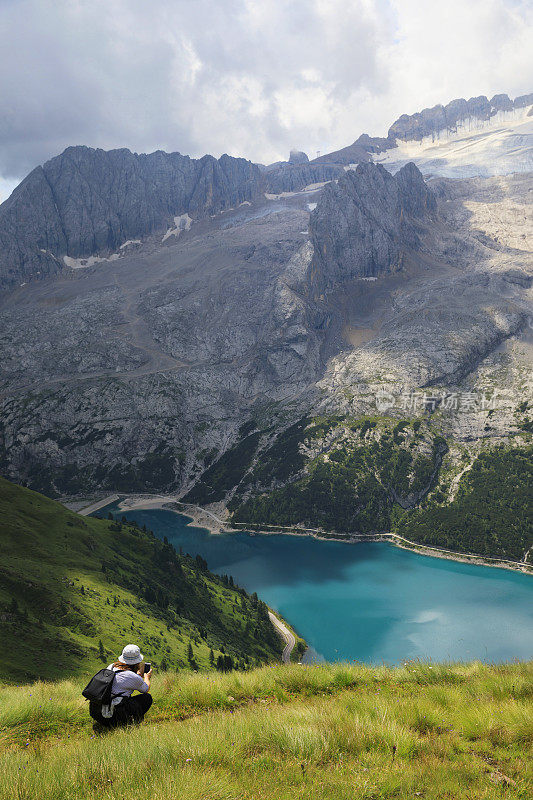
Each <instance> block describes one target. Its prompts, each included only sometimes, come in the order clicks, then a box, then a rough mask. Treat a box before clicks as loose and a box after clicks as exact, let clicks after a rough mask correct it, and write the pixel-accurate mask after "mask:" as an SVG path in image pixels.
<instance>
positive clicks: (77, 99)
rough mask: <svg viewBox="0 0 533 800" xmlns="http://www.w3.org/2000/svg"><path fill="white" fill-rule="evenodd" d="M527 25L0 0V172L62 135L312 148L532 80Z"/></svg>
mask: <svg viewBox="0 0 533 800" xmlns="http://www.w3.org/2000/svg"><path fill="white" fill-rule="evenodd" d="M532 31H533V7H532V4H531V2H530V0H526V1H525V2H519V1H518V0H470V2H469V3H465V2H464V0H461V2H460V1H459V0H447V2H446V3H433V2H427V3H424V2H420V0H291V2H290V3H287V2H285V0H223V1H222V2H221V0H195V2H191V0H150V2H148V0H91V2H90V3H85V2H81V0H77V2H75V1H74V0H3V2H1V3H0V69H1V71H2V75H3V76H7V79H5V80H3V81H2V83H1V86H0V108H1V110H2V113H1V114H0V174H3V175H4V176H5V177H14V176H16V177H22V176H23V175H24V174H25V173H26V172H27V171H28V170H29V169H31V168H32V167H33V166H35V165H36V164H38V163H41V162H42V161H44V160H45V159H47V158H49V157H51V156H53V155H55V154H56V153H58V152H60V151H61V150H62V149H63V148H64V147H66V146H68V145H70V144H87V145H91V146H99V147H105V148H110V147H130V148H131V149H132V150H137V151H150V150H153V149H157V148H162V149H166V150H180V151H181V152H182V153H189V154H190V155H193V156H199V155H202V154H203V153H205V152H211V153H213V154H214V155H220V154H221V153H223V152H228V153H230V154H231V155H242V156H245V157H247V158H251V159H253V160H257V161H263V162H268V161H273V160H277V159H279V158H284V157H286V156H287V154H288V151H289V149H290V148H291V147H298V148H300V149H303V150H306V151H308V152H309V153H310V154H314V152H315V151H316V150H317V149H320V150H321V151H322V152H326V151H328V150H332V149H336V148H337V147H342V146H344V145H346V144H349V143H351V142H352V141H353V140H354V139H355V138H356V137H357V136H358V135H359V134H360V133H362V132H363V131H366V132H368V133H371V134H383V133H385V132H386V129H387V127H388V126H389V125H390V124H391V122H392V121H393V120H394V119H395V118H396V117H397V116H399V115H400V114H401V113H403V112H407V113H412V112H413V111H416V110H417V109H419V108H422V107H423V106H427V105H434V104H435V103H437V102H443V103H446V102H447V101H448V100H450V99H452V98H453V97H460V96H466V97H469V96H471V95H477V94H488V95H489V96H490V95H492V94H494V93H495V92H500V91H504V92H508V93H509V94H510V95H511V96H514V95H516V94H521V93H524V92H529V91H532V90H533V40H532ZM1 193H2V187H0V198H1V196H2V194H1Z"/></svg>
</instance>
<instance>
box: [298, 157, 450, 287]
mask: <svg viewBox="0 0 533 800" xmlns="http://www.w3.org/2000/svg"><path fill="white" fill-rule="evenodd" d="M435 208H436V202H435V198H434V196H433V192H432V191H431V189H429V188H428V187H427V186H426V184H425V183H424V179H423V178H422V175H421V173H420V171H419V170H418V169H417V168H416V167H415V165H414V164H407V165H406V166H405V167H403V168H402V169H401V170H400V171H399V172H398V173H397V174H396V175H395V176H394V177H393V176H392V175H391V174H390V173H389V172H387V170H386V169H384V168H383V167H382V166H379V165H378V166H376V165H375V164H371V163H365V164H359V165H358V167H357V169H356V170H355V171H352V170H350V171H349V172H346V173H344V175H343V176H342V178H340V179H339V180H338V181H337V182H336V183H330V184H328V186H326V187H325V188H324V191H323V192H322V195H321V198H320V201H319V202H318V204H317V207H316V209H315V210H314V211H313V212H312V213H311V221H310V232H311V241H312V243H313V248H314V258H313V262H312V268H311V271H310V287H309V288H310V290H311V292H312V294H313V296H317V295H321V294H324V293H326V292H328V291H331V290H332V289H334V288H335V287H336V286H338V285H340V284H341V283H343V282H345V281H349V280H352V279H353V278H373V279H376V278H377V277H378V276H380V275H383V274H384V273H387V272H391V271H395V270H399V269H401V267H402V258H403V254H404V252H405V250H406V248H414V247H416V246H417V244H418V236H417V233H416V227H417V226H416V220H417V219H421V218H423V217H427V216H428V215H431V214H433V213H434V212H435Z"/></svg>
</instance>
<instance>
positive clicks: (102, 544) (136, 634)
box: [0, 479, 281, 682]
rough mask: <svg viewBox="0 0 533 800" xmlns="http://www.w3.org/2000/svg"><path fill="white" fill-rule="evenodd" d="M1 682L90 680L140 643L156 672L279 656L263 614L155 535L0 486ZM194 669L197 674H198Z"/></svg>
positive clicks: (241, 594)
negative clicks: (219, 659) (224, 655)
mask: <svg viewBox="0 0 533 800" xmlns="http://www.w3.org/2000/svg"><path fill="white" fill-rule="evenodd" d="M0 547H1V551H2V558H1V562H0V639H1V641H2V658H1V659H0V677H1V679H2V680H3V681H11V682H12V681H27V680H33V679H35V678H37V677H40V678H44V679H55V678H61V677H67V676H72V675H76V676H83V677H85V676H88V675H90V674H93V673H94V672H95V671H96V670H97V669H99V668H100V667H101V666H102V660H100V658H99V641H101V642H102V645H103V649H104V657H103V660H105V662H106V663H109V661H111V660H113V659H114V658H115V657H116V655H117V654H118V653H120V651H121V650H122V647H123V645H124V644H126V643H128V642H136V643H138V644H139V645H140V646H141V649H142V651H143V652H144V654H145V655H146V656H147V657H148V658H150V659H151V660H152V661H153V662H154V663H155V664H156V665H158V666H165V665H166V666H167V667H168V668H170V669H176V668H179V669H188V668H190V664H189V661H188V657H187V653H188V647H189V642H191V643H192V647H193V655H194V662H195V664H196V665H197V666H198V667H199V668H207V667H208V666H209V655H210V649H211V648H212V649H213V652H214V657H215V659H216V658H217V657H218V655H220V653H221V652H222V649H224V651H225V652H226V653H227V654H228V655H231V656H232V658H234V659H235V661H236V662H238V663H239V665H241V666H243V667H244V666H245V665H246V666H247V667H248V666H252V665H253V666H255V665H258V664H261V663H265V662H266V661H271V660H273V659H276V658H279V655H280V652H281V643H280V640H279V638H278V636H277V634H276V632H275V631H274V630H273V628H272V626H271V624H270V622H269V620H268V617H267V613H266V611H267V610H266V607H265V605H264V604H263V603H261V602H260V601H259V602H258V601H257V600H256V598H254V597H249V596H248V595H247V593H246V592H244V590H240V589H236V588H233V587H231V586H228V585H227V583H225V582H224V580H222V579H221V578H218V577H217V576H215V575H213V574H212V573H210V572H208V571H207V570H206V569H204V568H203V567H202V565H201V564H198V563H197V562H196V560H195V559H194V558H188V557H186V556H179V555H177V554H176V552H175V551H174V549H173V548H172V547H171V546H169V545H167V544H164V543H163V542H161V541H159V540H158V539H156V538H155V537H154V536H153V535H150V533H149V532H145V531H142V530H140V529H138V528H136V527H134V526H130V525H117V524H116V523H110V522H109V521H104V520H98V519H93V518H89V517H81V516H79V515H78V514H74V513H73V512H71V511H68V510H67V509H66V508H64V507H63V506H61V505H60V504H59V503H57V502H55V501H53V500H50V499H49V498H46V497H44V496H42V495H39V494H37V493H36V492H32V491H30V490H29V489H24V488H22V487H19V486H16V485H14V484H12V483H9V482H8V481H6V480H4V479H0ZM193 666H194V665H193Z"/></svg>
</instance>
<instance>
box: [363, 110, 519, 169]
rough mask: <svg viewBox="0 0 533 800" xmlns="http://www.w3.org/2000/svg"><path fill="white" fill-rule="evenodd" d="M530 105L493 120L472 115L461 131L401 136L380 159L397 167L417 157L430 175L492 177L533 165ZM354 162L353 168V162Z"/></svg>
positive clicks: (390, 166)
mask: <svg viewBox="0 0 533 800" xmlns="http://www.w3.org/2000/svg"><path fill="white" fill-rule="evenodd" d="M528 111H529V109H528V108H526V109H520V110H513V111H510V112H499V113H497V114H495V115H494V116H493V117H491V119H490V120H479V119H473V118H468V119H465V120H463V121H462V122H461V124H460V125H459V124H458V126H457V131H456V132H455V131H453V132H450V131H441V132H440V133H438V134H435V135H434V136H427V137H425V138H424V139H422V140H420V141H414V140H411V141H405V142H402V141H400V140H397V147H395V148H394V149H391V150H388V151H386V152H385V153H384V154H376V155H375V156H374V161H375V162H377V163H379V164H383V166H385V167H386V168H387V169H388V170H389V171H390V172H392V173H395V172H397V171H398V170H399V169H400V168H401V167H403V166H404V164H407V163H408V162H409V161H414V163H415V164H416V165H417V167H418V168H419V169H420V170H421V171H422V172H423V173H424V174H425V175H428V174H429V175H440V176H442V177H446V178H472V177H478V176H479V177H491V176H493V175H508V174H511V173H514V172H530V171H531V170H533V117H531V116H528ZM349 168H353V165H350V167H349Z"/></svg>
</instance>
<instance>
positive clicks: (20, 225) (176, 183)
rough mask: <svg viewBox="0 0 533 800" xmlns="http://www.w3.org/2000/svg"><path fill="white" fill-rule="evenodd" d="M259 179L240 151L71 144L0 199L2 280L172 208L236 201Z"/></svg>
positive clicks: (89, 249) (50, 270)
mask: <svg viewBox="0 0 533 800" xmlns="http://www.w3.org/2000/svg"><path fill="white" fill-rule="evenodd" d="M262 186H263V184H262V179H261V173H260V171H259V168H258V167H257V166H256V165H255V164H252V163H251V162H249V161H246V160H245V159H243V158H231V157H230V156H227V155H223V156H222V157H221V158H219V159H218V160H217V159H215V158H213V157H212V156H204V157H203V158H201V159H199V160H195V159H191V158H189V156H182V155H181V154H180V153H164V152H162V151H157V152H155V153H151V154H150V155H138V154H137V153H131V152H130V151H129V150H127V149H121V150H111V151H108V152H106V151H104V150H94V149H92V148H89V147H69V148H68V149H67V150H65V152H64V153H62V154H61V155H59V156H57V157H56V158H52V159H51V160H50V161H47V162H46V163H45V164H44V165H43V166H42V167H37V168H36V169H34V170H33V172H31V173H30V174H29V175H28V177H27V178H26V179H25V180H24V181H22V183H21V184H20V185H19V186H18V187H17V188H16V189H15V191H14V192H13V194H12V195H11V197H10V198H9V199H8V200H6V202H5V203H3V204H2V205H1V206H0V287H1V286H2V285H9V284H13V283H16V282H21V281H24V280H27V279H28V278H29V277H31V276H34V275H36V274H38V273H40V274H41V275H48V274H54V273H56V272H58V271H59V270H61V269H62V268H63V266H64V261H63V258H64V256H65V255H66V256H68V257H70V258H79V257H83V256H91V255H94V254H96V253H99V254H110V253H113V252H114V251H116V250H117V249H118V248H119V247H120V245H122V244H123V243H124V242H126V241H127V240H129V239H135V238H139V237H143V236H146V235H147V234H150V233H152V232H153V231H155V230H157V229H160V228H163V227H164V226H165V223H166V222H168V221H170V220H171V218H172V217H173V216H175V215H181V214H184V213H188V214H190V215H191V216H193V217H199V218H201V217H204V216H206V215H208V214H214V213H217V212H219V211H221V210H223V209H227V208H232V207H235V206H237V205H239V204H240V203H242V202H244V201H250V199H252V198H253V197H255V196H257V194H258V193H259V192H260V191H261V189H262Z"/></svg>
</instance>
